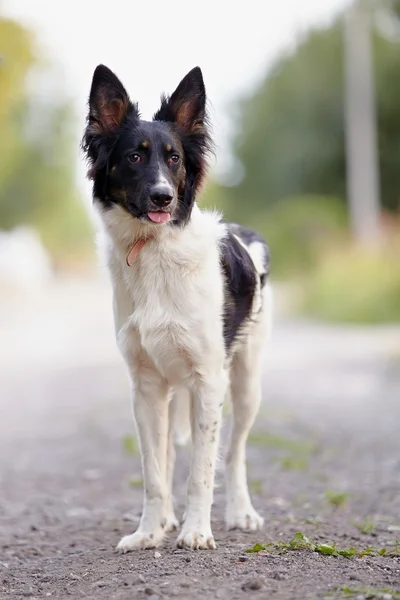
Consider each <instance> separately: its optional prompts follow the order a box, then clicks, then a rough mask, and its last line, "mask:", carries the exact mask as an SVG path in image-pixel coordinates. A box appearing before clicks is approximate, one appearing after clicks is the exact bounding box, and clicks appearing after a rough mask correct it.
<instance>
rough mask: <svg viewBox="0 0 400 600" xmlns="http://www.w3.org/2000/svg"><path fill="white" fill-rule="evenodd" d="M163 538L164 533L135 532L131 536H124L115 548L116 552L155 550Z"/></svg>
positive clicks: (161, 531)
mask: <svg viewBox="0 0 400 600" xmlns="http://www.w3.org/2000/svg"><path fill="white" fill-rule="evenodd" d="M163 538H164V531H163V530H160V531H159V532H157V533H147V532H142V531H136V532H135V533H132V535H125V536H124V537H123V538H122V539H121V541H120V542H119V544H118V546H117V550H118V552H122V553H123V554H125V552H131V551H132V550H145V549H146V548H157V546H159V545H160V544H161V542H162V541H163Z"/></svg>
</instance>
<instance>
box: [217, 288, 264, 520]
mask: <svg viewBox="0 0 400 600" xmlns="http://www.w3.org/2000/svg"><path fill="white" fill-rule="evenodd" d="M266 296H267V294H266ZM268 310H269V306H265V305H264V307H263V309H262V311H261V313H260V314H259V315H258V316H257V319H256V321H255V322H254V323H253V324H252V328H251V329H250V331H249V335H248V337H247V339H245V340H244V342H243V343H242V345H241V346H240V347H239V348H238V350H237V351H236V354H235V355H234V357H233V359H232V365H231V390H230V395H231V401H232V406H233V426H232V432H231V440H230V445H229V450H228V455H227V459H226V496H227V504H226V513H225V522H226V526H227V528H228V529H244V530H251V531H254V530H257V529H260V528H261V527H262V525H263V518H262V517H260V515H259V514H258V513H257V512H256V511H255V509H254V508H253V505H252V503H251V500H250V494H249V490H248V485H247V473H246V442H247V438H248V435H249V432H250V429H251V427H252V426H253V423H254V421H255V418H256V416H257V413H258V410H259V407H260V402H261V375H262V350H263V346H264V342H265V337H266V333H267V321H268V318H269V317H268V314H266V311H268Z"/></svg>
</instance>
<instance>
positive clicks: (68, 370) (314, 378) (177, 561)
mask: <svg viewBox="0 0 400 600" xmlns="http://www.w3.org/2000/svg"><path fill="white" fill-rule="evenodd" d="M0 310H1V313H0V315H1V316H0V326H1V331H2V334H1V341H0V398H1V402H0V409H1V417H0V490H1V494H0V598H2V599H3V598H4V599H13V600H14V599H19V598H27V597H30V598H38V599H39V598H67V597H70V598H76V599H81V598H90V599H93V600H95V599H96V600H102V599H106V598H107V599H120V600H122V599H124V600H125V599H135V598H138V599H143V600H144V599H147V600H148V599H152V600H156V599H157V598H160V599H161V598H162V599H165V600H167V599H169V598H179V599H192V598H202V599H205V600H206V599H210V600H211V599H214V598H222V599H225V598H227V599H228V598H229V599H232V600H236V599H237V600H239V599H241V598H248V599H252V598H263V599H264V598H276V599H282V600H291V599H299V600H300V599H303V598H310V599H312V598H318V599H319V598H321V599H322V598H345V597H354V598H358V599H359V600H361V599H362V598H381V599H382V598H384V599H385V600H389V599H390V598H398V597H400V558H399V555H400V553H399V548H398V547H397V548H396V545H397V542H396V539H399V540H400V330H399V329H397V330H394V329H390V328H386V329H383V328H377V329H374V330H368V329H366V330H364V329H354V330H351V329H346V328H328V327H322V326H318V325H313V324H310V323H308V324H307V323H303V324H300V323H291V322H286V321H285V320H284V319H282V318H278V322H277V325H276V328H275V333H274V342H273V345H272V346H271V348H270V351H269V353H268V356H267V359H266V368H265V380H264V403H263V407H262V411H261V414H260V417H259V419H258V421H257V424H256V426H255V428H254V431H253V433H252V436H251V440H250V445H249V452H248V462H249V478H250V482H251V488H252V494H253V498H254V504H255V506H256V508H257V509H258V510H259V511H260V512H261V513H262V514H263V516H264V517H265V521H266V525H265V528H264V531H263V532H261V533H257V534H254V533H252V534H250V533H249V534H246V533H237V532H225V531H224V529H223V500H224V492H223V486H222V481H223V472H222V466H221V468H220V471H219V474H218V483H219V487H217V489H216V493H215V506H214V511H213V529H214V535H215V538H216V541H217V543H218V549H217V550H216V551H215V552H212V551H210V552H206V551H199V552H189V551H182V550H176V549H175V546H174V541H175V536H174V535H171V536H170V537H169V539H168V541H167V543H166V545H165V547H163V548H160V549H159V552H158V554H155V552H154V551H142V552H139V553H136V554H127V555H124V556H120V555H117V554H115V552H114V547H115V545H116V544H117V542H118V540H119V539H120V537H121V536H122V535H123V534H127V533H130V532H132V531H133V530H134V528H135V527H136V524H137V522H138V518H139V515H140V508H141V497H142V490H141V473H140V464H139V456H138V454H137V450H136V445H135V443H134V440H132V439H131V437H129V436H132V434H133V432H134V429H133V425H132V421H131V410H130V401H129V386H128V380H127V376H126V373H125V370H124V367H123V365H122V362H121V361H120V359H119V357H118V354H117V352H116V350H115V347H114V342H113V336H112V324H111V311H110V307H109V292H108V288H107V286H106V285H104V283H103V282H99V281H97V280H93V281H90V282H86V283H79V282H60V283H59V284H58V285H56V286H54V287H52V288H51V289H50V290H46V291H45V292H42V293H39V292H38V293H37V294H34V295H31V296H30V297H29V302H27V298H26V295H24V294H21V295H20V296H18V297H15V296H8V295H4V294H3V295H2V300H1V307H0ZM60 314H62V315H63V317H62V318H61V319H60ZM227 422H228V423H229V415H227ZM222 446H223V447H224V444H222ZM222 449H223V448H222ZM187 469H188V451H187V450H185V449H184V450H181V451H180V452H179V456H178V469H177V473H176V486H175V487H176V502H177V505H178V508H179V510H178V513H179V514H180V515H182V512H183V508H184V498H185V479H186V476H187ZM296 532H300V533H301V534H302V535H297V537H294V536H295V534H296ZM291 540H292V544H291V546H290V542H291ZM255 544H260V545H262V546H264V547H265V550H261V551H260V552H258V553H246V550H247V549H249V548H252V547H253V546H254V545H255ZM350 548H354V550H351V551H350V552H349V553H350V554H354V556H353V557H350V558H349V557H346V556H343V555H342V554H341V553H344V554H346V552H348V551H349V549H350ZM385 548H386V551H384V549H385ZM368 549H369V550H368ZM366 551H367V552H366ZM379 552H381V554H380V553H379ZM326 553H331V554H326Z"/></svg>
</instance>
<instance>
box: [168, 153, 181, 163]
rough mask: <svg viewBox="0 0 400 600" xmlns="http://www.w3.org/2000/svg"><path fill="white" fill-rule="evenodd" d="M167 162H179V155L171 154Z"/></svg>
mask: <svg viewBox="0 0 400 600" xmlns="http://www.w3.org/2000/svg"><path fill="white" fill-rule="evenodd" d="M169 162H172V163H177V162H179V156H178V155H177V154H172V156H170V157H169Z"/></svg>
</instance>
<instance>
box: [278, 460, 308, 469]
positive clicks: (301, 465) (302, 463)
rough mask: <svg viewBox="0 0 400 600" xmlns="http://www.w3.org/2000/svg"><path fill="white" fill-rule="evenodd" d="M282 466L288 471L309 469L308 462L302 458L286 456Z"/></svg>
mask: <svg viewBox="0 0 400 600" xmlns="http://www.w3.org/2000/svg"><path fill="white" fill-rule="evenodd" d="M281 466H282V469H285V470H286V471H304V469H306V468H307V467H308V460H307V459H306V458H302V457H295V456H285V457H284V458H282V460H281Z"/></svg>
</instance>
